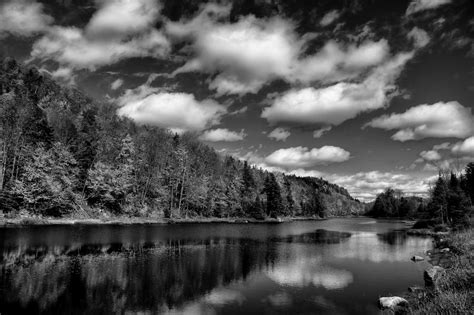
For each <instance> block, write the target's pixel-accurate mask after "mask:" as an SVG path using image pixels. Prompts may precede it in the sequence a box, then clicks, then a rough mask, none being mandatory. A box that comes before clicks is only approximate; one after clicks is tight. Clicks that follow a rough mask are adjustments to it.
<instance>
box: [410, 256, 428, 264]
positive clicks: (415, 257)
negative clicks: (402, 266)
mask: <svg viewBox="0 0 474 315" xmlns="http://www.w3.org/2000/svg"><path fill="white" fill-rule="evenodd" d="M411 260H413V261H414V262H417V261H422V260H425V259H424V258H423V257H421V256H416V255H415V256H413V257H412V258H411Z"/></svg>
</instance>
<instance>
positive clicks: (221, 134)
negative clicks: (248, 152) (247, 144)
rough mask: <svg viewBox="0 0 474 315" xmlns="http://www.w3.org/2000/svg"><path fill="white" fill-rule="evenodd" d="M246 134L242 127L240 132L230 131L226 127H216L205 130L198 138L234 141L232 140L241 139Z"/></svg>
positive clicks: (213, 140)
mask: <svg viewBox="0 0 474 315" xmlns="http://www.w3.org/2000/svg"><path fill="white" fill-rule="evenodd" d="M246 136H247V134H246V133H245V132H244V130H243V129H242V130H241V131H240V132H235V131H230V130H229V129H226V128H218V129H213V130H207V131H205V132H204V133H203V134H202V135H201V136H200V137H199V139H201V140H204V141H210V142H218V141H225V142H234V141H241V140H244V138H245V137H246Z"/></svg>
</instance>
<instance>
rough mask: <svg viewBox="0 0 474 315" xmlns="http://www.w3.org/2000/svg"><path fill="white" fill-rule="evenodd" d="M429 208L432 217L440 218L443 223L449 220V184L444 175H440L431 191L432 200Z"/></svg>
mask: <svg viewBox="0 0 474 315" xmlns="http://www.w3.org/2000/svg"><path fill="white" fill-rule="evenodd" d="M428 209H429V212H430V215H431V217H432V218H436V219H439V220H440V221H441V222H442V223H446V222H447V211H448V186H447V185H446V181H445V180H444V179H443V177H441V176H439V177H438V180H437V181H436V184H435V187H434V189H433V191H432V193H431V201H430V203H429V205H428Z"/></svg>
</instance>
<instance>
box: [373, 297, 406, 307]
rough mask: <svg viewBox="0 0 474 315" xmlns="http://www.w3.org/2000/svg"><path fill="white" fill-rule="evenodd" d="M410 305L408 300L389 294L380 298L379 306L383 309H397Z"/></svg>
mask: <svg viewBox="0 0 474 315" xmlns="http://www.w3.org/2000/svg"><path fill="white" fill-rule="evenodd" d="M407 306H408V301H407V300H405V299H404V298H401V297H399V296H388V297H381V298H379V307H380V308H381V309H391V310H396V309H399V308H405V307H407Z"/></svg>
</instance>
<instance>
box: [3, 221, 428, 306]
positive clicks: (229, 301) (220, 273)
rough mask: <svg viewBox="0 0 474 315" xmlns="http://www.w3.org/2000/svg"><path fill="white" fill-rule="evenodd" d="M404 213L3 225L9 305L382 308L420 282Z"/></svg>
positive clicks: (415, 243)
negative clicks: (385, 299)
mask: <svg viewBox="0 0 474 315" xmlns="http://www.w3.org/2000/svg"><path fill="white" fill-rule="evenodd" d="M403 228H405V225H404V224H402V223H396V222H388V221H376V220H373V219H367V218H363V219H331V220H326V221H301V222H291V223H282V224H247V225H236V224H187V225H186V224H182V225H141V226H72V227H71V226H50V227H26V228H0V251H1V253H2V256H1V259H0V268H1V281H0V291H1V292H0V314H10V313H15V314H19V313H28V314H34V313H61V314H71V313H97V314H106V313H138V312H142V313H143V312H145V313H171V314H181V313H187V314H237V313H241V314H252V313H254V314H279V313H280V314H309V313H318V314H377V313H378V312H379V311H378V309H377V305H376V302H377V299H378V297H379V296H383V295H386V294H397V293H401V292H403V291H405V290H406V289H407V287H408V286H410V285H413V284H419V285H421V284H422V273H423V270H424V268H426V266H427V265H426V263H425V262H421V263H413V262H411V261H410V260H409V259H410V257H411V256H412V255H415V254H423V253H424V252H425V251H426V250H428V249H430V248H431V240H430V239H428V238H422V237H412V236H407V235H406V234H405V233H404V232H403V231H400V230H401V229H403Z"/></svg>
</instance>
